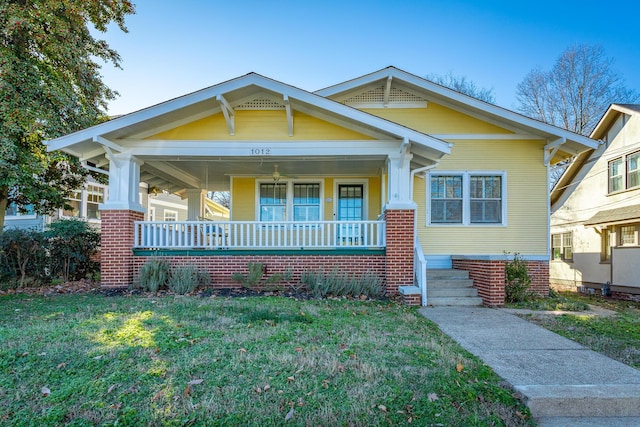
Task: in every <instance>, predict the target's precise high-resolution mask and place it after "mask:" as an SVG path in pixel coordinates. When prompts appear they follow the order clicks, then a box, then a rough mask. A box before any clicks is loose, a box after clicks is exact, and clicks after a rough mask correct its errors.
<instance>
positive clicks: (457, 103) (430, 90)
mask: <svg viewBox="0 0 640 427" xmlns="http://www.w3.org/2000/svg"><path fill="white" fill-rule="evenodd" d="M386 81H392V82H398V83H399V84H400V85H402V86H403V87H405V88H407V89H408V90H410V91H413V92H418V93H421V94H423V95H424V97H425V98H427V99H428V100H431V101H433V102H435V103H438V104H441V105H443V106H445V107H449V108H452V109H454V110H457V111H459V112H461V113H464V114H467V115H469V116H472V117H476V118H481V119H482V120H485V121H489V122H491V123H493V124H496V125H498V126H501V127H504V128H506V129H510V130H512V131H513V132H515V133H525V134H531V135H535V136H536V137H537V138H542V139H546V140H547V141H549V143H553V142H555V141H558V140H560V141H561V145H560V148H559V151H561V152H563V153H565V154H564V157H566V158H569V157H573V156H576V155H578V154H579V153H580V152H582V151H584V150H587V149H594V148H596V147H597V146H598V144H597V142H596V141H593V140H592V139H590V138H588V137H586V136H582V135H579V134H576V133H573V132H571V131H568V130H566V129H562V128H559V127H557V126H553V125H549V124H547V123H544V122H541V121H538V120H534V119H531V118H529V117H526V116H523V115H521V114H518V113H515V112H513V111H510V110H507V109H505V108H502V107H499V106H497V105H494V104H490V103H487V102H484V101H481V100H479V99H477V98H473V97H471V96H468V95H465V94H463V93H461V92H457V91H455V90H453V89H449V88H447V87H445V86H442V85H439V84H437V83H434V82H432V81H430V80H427V79H425V78H422V77H418V76H416V75H414V74H410V73H408V72H406V71H403V70H400V69H398V68H395V67H391V66H390V67H387V68H383V69H381V70H378V71H375V72H373V73H370V74H367V75H364V76H362V77H358V78H355V79H352V80H348V81H346V82H344V83H340V84H337V85H334V86H330V87H327V88H325V89H321V90H318V91H316V92H315V93H316V94H318V95H321V96H324V97H328V98H331V99H335V100H338V101H341V100H344V99H346V98H348V97H349V96H350V95H352V94H354V93H355V92H357V91H361V90H362V88H363V87H365V86H374V85H379V84H384V82H386Z"/></svg>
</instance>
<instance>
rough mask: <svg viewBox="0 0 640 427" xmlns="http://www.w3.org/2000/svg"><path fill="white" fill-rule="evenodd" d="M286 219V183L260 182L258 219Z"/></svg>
mask: <svg viewBox="0 0 640 427" xmlns="http://www.w3.org/2000/svg"><path fill="white" fill-rule="evenodd" d="M286 219H287V184H286V183H283V184H260V221H285V220H286Z"/></svg>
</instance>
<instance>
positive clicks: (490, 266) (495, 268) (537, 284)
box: [451, 258, 549, 307]
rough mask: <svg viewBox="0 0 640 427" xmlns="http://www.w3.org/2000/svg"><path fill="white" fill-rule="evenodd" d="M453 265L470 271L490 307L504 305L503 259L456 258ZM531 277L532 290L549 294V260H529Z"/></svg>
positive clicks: (483, 300) (481, 295)
mask: <svg viewBox="0 0 640 427" xmlns="http://www.w3.org/2000/svg"><path fill="white" fill-rule="evenodd" d="M451 262H452V267H453V268H454V269H457V270H465V271H468V272H469V278H470V279H472V280H473V286H474V287H476V288H477V289H478V295H479V296H480V297H481V298H482V302H483V304H484V305H487V306H490V307H496V306H503V305H504V301H505V290H504V289H505V279H506V277H505V270H504V265H505V262H504V261H503V260H483V259H467V258H461V259H455V258H453V259H452V260H451ZM527 268H528V270H529V276H530V277H531V288H530V289H531V291H532V292H535V293H536V294H538V295H540V296H545V297H546V296H549V262H548V261H527Z"/></svg>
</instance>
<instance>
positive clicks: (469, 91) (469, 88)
mask: <svg viewBox="0 0 640 427" xmlns="http://www.w3.org/2000/svg"><path fill="white" fill-rule="evenodd" d="M427 79H429V80H431V81H432V82H434V83H437V84H439V85H441V86H445V87H448V88H449V89H453V90H455V91H457V92H460V93H464V94H465V95H469V96H472V97H474V98H478V99H479V100H481V101H484V102H488V103H490V104H495V103H496V99H495V96H494V95H493V88H492V89H485V88H480V87H478V86H476V84H475V83H474V82H472V81H471V80H468V79H467V78H466V77H465V76H459V75H455V74H453V73H452V72H451V71H449V72H448V73H447V74H445V75H439V74H429V75H428V76H427Z"/></svg>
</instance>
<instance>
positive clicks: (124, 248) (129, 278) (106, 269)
mask: <svg viewBox="0 0 640 427" xmlns="http://www.w3.org/2000/svg"><path fill="white" fill-rule="evenodd" d="M100 219H101V226H100V228H101V234H102V242H101V245H100V246H101V248H100V281H101V286H104V287H120V286H129V285H131V284H132V283H133V250H132V249H133V243H134V241H133V237H134V235H133V223H134V221H142V220H143V219H144V214H143V213H142V212H136V211H130V210H104V211H102V212H101V216H100Z"/></svg>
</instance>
